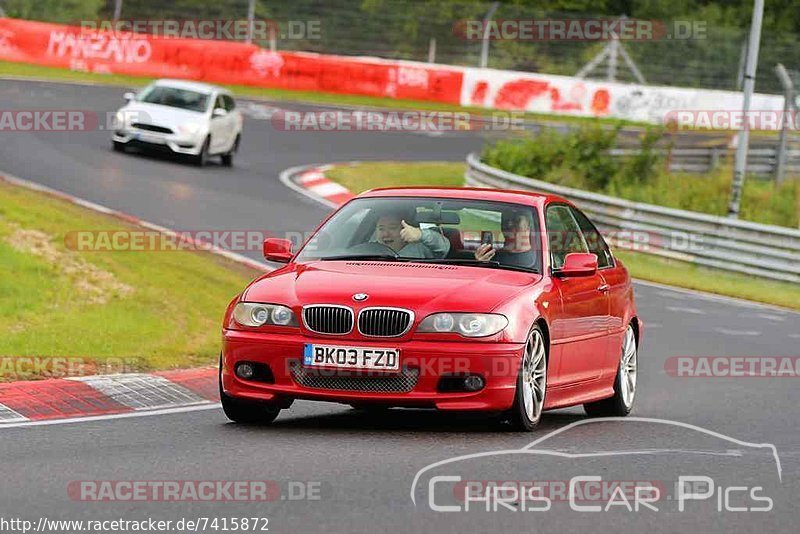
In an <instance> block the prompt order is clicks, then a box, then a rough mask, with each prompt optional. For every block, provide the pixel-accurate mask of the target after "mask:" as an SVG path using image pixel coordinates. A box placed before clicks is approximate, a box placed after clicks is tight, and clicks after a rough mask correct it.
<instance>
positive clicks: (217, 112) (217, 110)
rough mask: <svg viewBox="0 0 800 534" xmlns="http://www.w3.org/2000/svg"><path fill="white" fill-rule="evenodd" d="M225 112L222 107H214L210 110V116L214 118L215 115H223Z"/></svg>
mask: <svg viewBox="0 0 800 534" xmlns="http://www.w3.org/2000/svg"><path fill="white" fill-rule="evenodd" d="M227 114H228V112H227V111H226V110H224V109H222V108H214V111H212V112H211V116H212V117H214V118H215V119H216V118H217V117H224V116H225V115H227Z"/></svg>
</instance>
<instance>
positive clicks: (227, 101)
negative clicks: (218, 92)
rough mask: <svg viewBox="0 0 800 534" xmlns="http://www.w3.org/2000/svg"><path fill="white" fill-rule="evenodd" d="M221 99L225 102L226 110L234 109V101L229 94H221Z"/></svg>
mask: <svg viewBox="0 0 800 534" xmlns="http://www.w3.org/2000/svg"><path fill="white" fill-rule="evenodd" d="M222 100H223V102H224V103H225V109H227V110H228V111H233V110H234V109H236V102H235V101H234V100H233V97H232V96H230V95H222Z"/></svg>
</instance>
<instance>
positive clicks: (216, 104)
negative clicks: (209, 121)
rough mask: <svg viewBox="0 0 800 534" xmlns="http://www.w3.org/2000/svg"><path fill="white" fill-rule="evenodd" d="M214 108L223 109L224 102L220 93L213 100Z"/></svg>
mask: <svg viewBox="0 0 800 534" xmlns="http://www.w3.org/2000/svg"><path fill="white" fill-rule="evenodd" d="M214 109H225V104H224V102H223V101H222V95H219V96H217V100H216V101H215V102H214Z"/></svg>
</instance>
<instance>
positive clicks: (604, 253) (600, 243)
mask: <svg viewBox="0 0 800 534" xmlns="http://www.w3.org/2000/svg"><path fill="white" fill-rule="evenodd" d="M572 215H573V216H574V217H575V220H577V221H578V226H580V227H581V231H582V232H583V236H584V237H585V238H586V244H587V245H588V247H589V252H591V253H593V254H596V255H597V268H598V269H602V268H603V267H611V266H613V265H614V257H613V256H612V255H611V251H610V250H609V248H608V244H607V243H606V240H605V239H603V236H602V235H601V234H600V232H598V231H597V228H595V226H594V224H592V222H591V221H590V220H589V219H588V218H587V217H586V215H584V214H583V213H581V211H580V210H577V209H575V208H572Z"/></svg>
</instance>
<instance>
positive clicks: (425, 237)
mask: <svg viewBox="0 0 800 534" xmlns="http://www.w3.org/2000/svg"><path fill="white" fill-rule="evenodd" d="M408 218H409V219H410V218H411V217H408ZM405 219H406V216H405V215H403V214H401V213H399V212H391V213H385V214H383V215H381V216H380V217H379V218H378V222H377V223H376V225H375V239H374V240H375V241H377V242H378V243H381V244H383V245H386V246H387V247H389V248H391V249H392V250H393V251H395V252H396V253H397V255H398V256H400V257H402V258H420V259H422V258H444V257H445V256H447V253H448V252H449V251H450V241H448V240H447V238H446V237H444V236H443V235H442V233H441V232H439V231H437V230H435V229H431V228H425V229H420V228H417V227H416V226H412V225H410V224H408V223H407V222H406V220H405Z"/></svg>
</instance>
